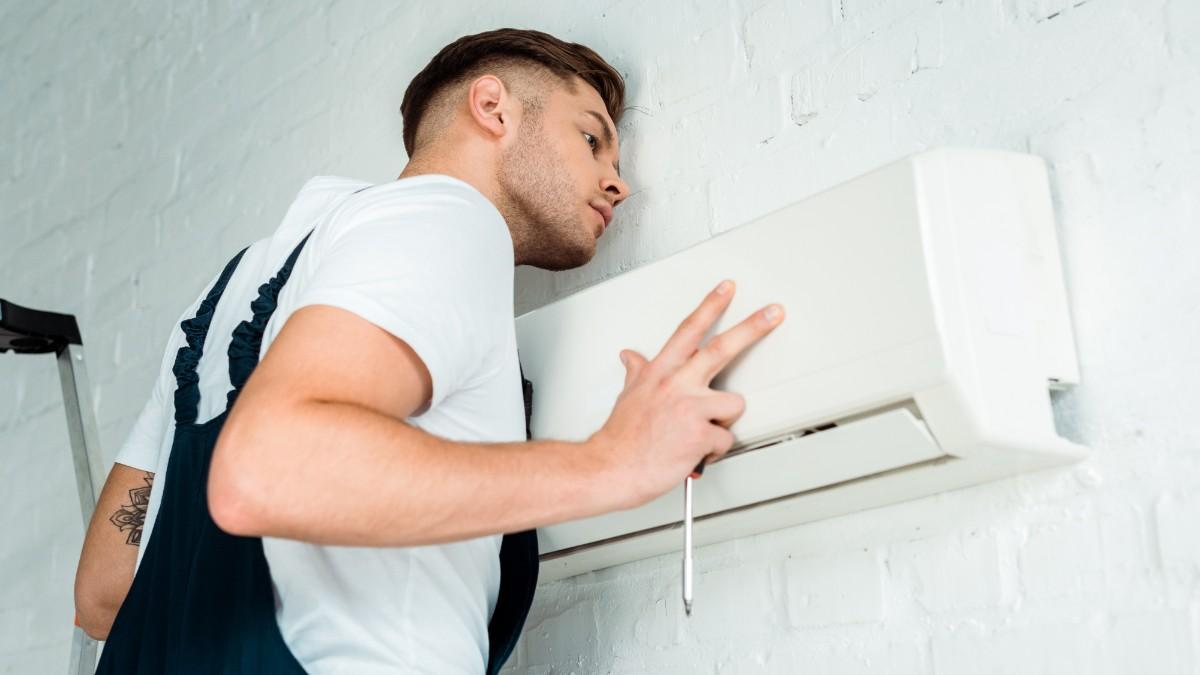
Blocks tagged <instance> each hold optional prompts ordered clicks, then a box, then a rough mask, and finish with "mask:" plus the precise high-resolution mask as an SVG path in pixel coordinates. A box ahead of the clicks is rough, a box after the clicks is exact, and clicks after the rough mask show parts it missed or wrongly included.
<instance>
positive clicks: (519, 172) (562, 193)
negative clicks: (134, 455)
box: [496, 119, 596, 271]
mask: <svg viewBox="0 0 1200 675" xmlns="http://www.w3.org/2000/svg"><path fill="white" fill-rule="evenodd" d="M530 122H534V124H530ZM518 133H519V135H518V137H517V143H516V144H515V145H514V147H513V148H511V149H509V150H506V151H505V152H504V153H503V154H502V155H501V156H500V165H499V169H498V171H497V175H496V180H497V182H498V183H499V185H500V189H501V191H502V194H503V197H502V199H503V201H504V203H503V204H501V205H500V208H499V210H500V213H501V215H503V216H504V219H505V220H506V221H508V224H509V227H510V228H511V229H512V231H513V238H514V240H516V241H517V242H518V243H517V245H518V246H521V247H522V250H521V251H520V255H521V264H523V265H532V266H533V267H538V268H540V269H544V270H552V271H561V270H569V269H574V268H576V267H580V266H581V265H584V264H586V263H587V262H588V261H589V260H591V259H592V256H593V255H594V254H595V251H596V239H595V236H594V235H592V233H591V232H590V231H588V229H587V227H586V226H585V225H584V224H583V223H581V222H580V221H579V215H578V213H577V212H576V209H575V207H576V206H578V205H577V204H576V201H577V200H578V199H579V197H578V196H576V194H575V191H574V189H573V186H572V184H571V176H570V173H569V172H568V171H567V168H566V165H565V163H564V162H563V161H562V159H561V158H560V157H559V156H558V154H557V153H555V151H554V149H553V148H552V147H551V146H550V144H549V143H548V142H547V141H546V137H545V134H544V133H542V129H541V125H540V124H538V123H536V121H534V120H529V119H527V120H525V124H523V125H522V126H521V131H520V132H518Z"/></svg>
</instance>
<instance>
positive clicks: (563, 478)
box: [208, 401, 618, 546]
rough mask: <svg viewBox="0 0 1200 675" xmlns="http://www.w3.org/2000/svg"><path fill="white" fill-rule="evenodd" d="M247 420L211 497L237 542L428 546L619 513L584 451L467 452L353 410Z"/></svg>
mask: <svg viewBox="0 0 1200 675" xmlns="http://www.w3.org/2000/svg"><path fill="white" fill-rule="evenodd" d="M241 412H245V408H243V409H242V411H241ZM238 413H239V410H238V407H236V406H235V408H234V411H233V413H232V414H231V417H230V419H229V420H227V421H226V427H225V429H224V430H223V432H222V435H221V438H220V440H219V442H218V444H217V448H216V450H215V454H214V459H213V465H212V470H211V473H210V478H209V488H208V495H209V503H210V510H211V511H212V514H213V517H214V519H215V520H216V521H217V524H218V525H220V526H221V527H222V528H223V529H226V530H227V531H230V532H232V533H234V534H242V535H254V536H273V537H282V538H289V539H298V540H303V541H311V542H314V543H321V544H330V545H350V546H417V545H424V544H435V543H442V542H449V541H458V540H462V539H470V538H474V537H479V536H484V535H488V534H497V533H502V532H516V531H520V530H525V529H529V528H531V527H541V526H545V525H549V524H553V523H558V522H563V521H566V520H573V519H576V518H581V517H585V516H589V515H595V514H598V513H602V512H605V511H608V510H611V509H613V508H617V506H618V505H617V504H615V503H613V501H612V498H611V496H610V491H609V490H606V489H605V486H604V484H603V477H602V476H599V475H596V473H595V468H596V467H594V466H592V465H591V464H590V463H594V462H595V459H594V458H593V457H591V456H590V455H588V454H585V453H584V452H583V449H584V448H583V445H582V444H581V443H574V442H566V441H533V442H517V443H460V442H455V441H450V440H446V439H443V438H440V437H438V436H434V435H432V434H429V433H427V432H425V431H422V430H420V429H418V428H416V427H413V426H411V425H409V424H406V423H404V422H402V421H399V420H397V419H394V418H391V417H388V416H386V415H382V414H379V413H377V412H375V411H372V410H369V409H366V408H363V407H360V406H356V405H352V404H346V403H327V402H317V401H312V402H305V403H302V404H299V403H291V404H286V405H285V406H279V407H271V406H259V407H256V408H254V409H253V410H251V411H250V412H245V414H242V415H239V414H238Z"/></svg>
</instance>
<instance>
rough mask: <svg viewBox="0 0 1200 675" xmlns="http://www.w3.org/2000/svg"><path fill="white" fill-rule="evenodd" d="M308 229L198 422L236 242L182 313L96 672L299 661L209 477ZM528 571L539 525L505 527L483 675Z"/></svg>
mask: <svg viewBox="0 0 1200 675" xmlns="http://www.w3.org/2000/svg"><path fill="white" fill-rule="evenodd" d="M311 235H312V233H311V232H310V233H309V235H308V236H305V237H304V239H303V240H301V241H300V243H299V245H297V246H296V248H295V249H294V250H293V251H292V253H291V255H289V256H288V258H287V261H286V262H285V263H284V265H283V267H282V268H281V269H280V270H279V272H278V273H277V274H276V275H275V276H274V277H273V278H271V280H270V281H268V282H267V283H265V284H263V285H262V286H260V287H259V289H258V298H257V299H256V300H254V302H252V303H251V305H250V307H251V310H252V311H253V316H252V317H251V318H250V319H248V320H246V321H243V322H241V323H240V324H239V325H238V326H237V328H236V329H234V332H233V338H232V342H231V344H230V345H229V352H228V354H229V380H230V383H231V384H232V385H233V386H232V389H230V391H229V394H228V396H227V401H226V406H225V411H224V412H222V413H221V414H220V415H218V416H216V417H214V418H213V419H211V420H209V421H207V422H204V423H203V424H196V416H197V411H198V407H199V403H200V389H199V377H198V375H197V373H196V366H197V364H198V363H199V362H200V357H201V355H202V354H203V351H204V340H205V337H206V336H207V334H208V327H209V324H210V323H211V322H212V317H213V313H214V311H215V310H216V306H217V301H218V300H219V299H220V298H221V294H222V293H223V292H224V290H225V286H226V284H228V283H229V278H230V277H231V276H232V275H233V271H234V269H236V268H237V265H238V262H239V261H240V260H241V258H242V255H243V254H245V252H246V250H245V249H243V250H242V251H241V252H239V253H238V254H237V255H236V256H234V258H233V259H232V260H230V261H229V263H228V264H227V265H226V266H225V269H224V270H223V271H222V272H221V276H220V277H219V278H218V279H217V281H216V283H215V284H213V287H212V290H211V291H210V292H209V293H208V295H207V296H206V297H205V298H204V300H203V301H202V302H201V303H200V307H199V309H198V310H197V312H196V316H195V317H193V318H191V319H188V320H186V321H184V322H183V323H182V324H180V326H181V327H182V328H183V331H184V334H185V335H186V338H187V346H185V347H181V348H180V349H179V352H178V355H177V356H176V358H175V366H174V369H173V372H174V374H175V378H176V382H177V388H176V390H175V438H174V441H173V445H172V446H171V455H170V459H169V461H168V464H167V471H166V476H165V479H164V481H163V483H162V484H161V488H160V489H161V490H162V501H161V504H160V506H159V511H158V516H157V519H156V520H155V522H154V528H153V530H152V531H151V535H150V537H149V543H148V544H147V548H146V550H145V552H144V553H143V556H142V562H141V564H140V566H139V567H138V569H137V573H136V574H135V575H134V578H133V584H132V585H131V586H130V588H129V594H128V595H127V596H126V597H125V601H124V603H122V605H121V608H120V610H119V611H118V612H117V616H116V619H115V620H114V622H113V626H112V630H111V631H110V632H109V635H108V641H107V643H106V644H105V646H104V652H103V654H102V655H101V658H100V664H99V667H98V668H97V670H96V672H97V673H105V674H108V673H111V674H119V675H133V674H141V675H148V674H150V673H155V674H158V673H170V674H171V675H189V674H193V673H194V674H196V675H201V674H203V675H214V674H217V673H272V674H274V673H280V674H283V675H289V674H293V673H295V674H300V673H304V669H303V668H302V667H301V666H300V664H299V662H298V661H297V660H296V658H295V657H294V656H292V654H291V652H290V651H289V650H288V648H287V645H286V644H285V643H284V641H283V636H282V634H281V633H280V631H279V626H278V624H277V623H276V621H275V599H274V590H273V587H272V585H271V576H270V573H269V570H268V568H267V560H266V557H265V556H264V555H263V547H262V539H260V538H258V537H239V536H234V535H231V534H228V533H226V532H224V531H222V530H221V529H220V528H219V527H217V525H216V523H214V522H213V520H212V517H211V516H210V515H209V511H208V502H207V483H208V468H209V464H210V462H211V460H212V451H213V446H214V445H215V444H216V441H217V436H218V435H219V434H220V432H221V427H222V425H223V424H224V422H225V419H226V418H227V417H228V415H229V410H230V408H232V406H233V403H234V401H235V400H236V399H237V396H238V394H239V393H240V392H241V390H242V386H243V385H245V383H246V380H247V379H248V378H249V377H250V373H251V372H252V371H253V370H254V368H255V366H257V365H258V354H259V348H260V346H261V344H262V337H263V330H264V328H265V327H266V325H267V321H268V320H269V319H270V318H271V315H272V314H273V313H274V311H275V306H276V300H277V298H278V297H279V290H280V289H281V288H282V287H283V285H284V284H285V283H287V280H288V277H289V276H291V272H292V267H293V265H295V262H296V258H297V257H298V256H299V255H300V251H301V249H303V248H304V244H305V243H306V242H307V241H308V237H309V236H311ZM521 381H522V395H523V397H524V399H525V430H526V439H528V438H530V432H529V421H530V413H531V405H532V397H533V388H532V384H531V383H530V382H529V381H528V380H526V379H525V376H524V373H523V372H522V375H521ZM537 573H538V549H537V536H536V531H535V530H526V531H524V532H517V533H512V534H505V535H504V537H503V539H502V541H501V547H500V590H499V595H498V596H497V599H496V608H495V611H494V612H493V614H492V619H491V621H490V622H489V623H488V637H489V640H490V648H489V653H488V666H487V675H494V674H495V673H497V672H498V671H499V670H500V667H501V666H503V665H504V662H505V661H506V660H507V659H508V657H509V655H510V654H511V653H512V650H513V648H514V647H515V645H516V642H517V639H518V638H519V637H520V634H521V628H522V626H523V625H524V623H525V618H526V616H527V614H528V612H529V606H530V604H531V603H532V601H533V592H534V588H535V587H536V585H537ZM381 590H384V589H381ZM414 609H415V610H417V611H419V608H414ZM432 628H433V629H434V630H436V627H432Z"/></svg>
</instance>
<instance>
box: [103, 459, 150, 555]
mask: <svg viewBox="0 0 1200 675" xmlns="http://www.w3.org/2000/svg"><path fill="white" fill-rule="evenodd" d="M142 480H144V481H146V485H145V487H139V488H134V489H132V490H130V491H129V501H130V502H132V503H130V504H126V505H123V506H122V507H121V508H119V509H117V510H116V512H114V513H113V514H112V516H110V517H109V519H108V522H110V523H112V524H113V525H116V526H117V529H118V530H120V531H121V532H124V531H126V530H128V531H129V536H128V537H126V538H125V543H126V544H129V545H130V546H138V545H140V544H141V543H142V526H143V525H145V523H146V507H147V506H149V505H150V488H151V486H153V485H154V474H152V473H150V472H146V475H145V476H143V477H142Z"/></svg>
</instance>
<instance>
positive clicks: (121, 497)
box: [75, 464, 154, 640]
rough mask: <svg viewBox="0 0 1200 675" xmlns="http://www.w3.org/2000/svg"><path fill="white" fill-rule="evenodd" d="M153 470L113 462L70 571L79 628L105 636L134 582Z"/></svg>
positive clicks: (102, 637)
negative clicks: (73, 569)
mask: <svg viewBox="0 0 1200 675" xmlns="http://www.w3.org/2000/svg"><path fill="white" fill-rule="evenodd" d="M153 483H154V474H153V473H150V472H148V471H142V470H141V469H135V468H133V467H131V466H125V465H124V464H114V465H113V468H112V471H110V472H109V474H108V479H107V480H106V481H105V483H104V489H103V490H101V492H100V499H99V500H98V501H97V503H96V510H95V512H93V513H92V521H91V523H89V524H88V531H87V536H86V537H85V538H84V540H83V553H82V554H81V555H80V557H79V568H78V569H77V570H76V572H75V612H76V615H77V619H78V622H79V625H80V626H81V627H82V628H83V630H84V632H86V633H87V634H88V635H90V636H92V637H93V638H95V639H97V640H103V639H105V638H107V637H108V631H109V629H110V628H112V622H113V619H114V618H116V616H117V610H118V609H120V607H121V603H122V602H124V600H125V595H126V594H127V593H128V592H129V586H130V584H132V583H133V570H134V564H135V562H136V560H137V552H138V547H139V546H140V545H141V541H142V527H143V525H144V523H145V520H146V506H147V505H148V504H149V502H150V487H151V485H153Z"/></svg>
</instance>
